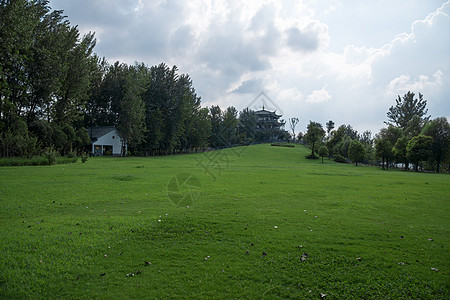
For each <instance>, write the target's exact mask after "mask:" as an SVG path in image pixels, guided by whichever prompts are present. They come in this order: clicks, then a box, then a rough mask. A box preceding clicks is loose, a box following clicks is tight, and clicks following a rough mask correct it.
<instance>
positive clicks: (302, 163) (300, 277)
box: [0, 145, 450, 299]
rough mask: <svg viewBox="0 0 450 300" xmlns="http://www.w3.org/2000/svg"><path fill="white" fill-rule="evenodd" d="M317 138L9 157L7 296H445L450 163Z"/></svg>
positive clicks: (4, 237) (4, 214)
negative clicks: (425, 168) (157, 152)
mask: <svg viewBox="0 0 450 300" xmlns="http://www.w3.org/2000/svg"><path fill="white" fill-rule="evenodd" d="M308 151H309V150H308V149H306V148H303V147H295V148H285V147H271V146H270V145H257V146H250V147H238V148H233V149H226V150H222V151H215V152H208V153H200V154H190V155H177V156H170V157H151V158H90V159H89V160H88V161H87V162H86V163H85V164H83V163H81V162H77V163H75V164H70V165H54V166H36V167H2V168H0V209H1V210H0V228H1V229H0V230H1V231H0V250H1V256H0V295H1V296H3V297H4V298H29V297H33V298H57V299H61V298H74V299H85V298H224V299H230V298H250V299H253V298H267V299H273V298H315V299H319V298H320V293H322V294H327V296H326V299H344V298H347V299H348V298H355V299H360V298H373V299H380V298H408V299H410V298H423V299H443V298H449V296H450V293H449V282H450V280H449V279H450V278H449V267H450V259H449V250H448V247H449V246H450V243H449V238H450V235H449V228H450V226H449V225H450V222H449V215H450V211H449V207H450V205H449V195H450V176H449V175H444V174H424V173H413V172H401V171H382V170H380V169H377V168H372V167H359V166H358V167H355V166H353V165H344V164H337V163H334V162H331V161H327V160H326V161H325V163H324V164H322V163H321V162H320V160H315V161H309V160H306V159H305V158H304V156H305V155H306V154H308ZM208 165H209V167H208V168H206V167H205V166H208ZM183 174H184V175H183ZM188 176H192V177H190V178H191V179H190V180H189V181H188V183H189V184H188V185H187V186H181V187H180V191H179V193H178V194H177V193H176V192H177V191H176V183H177V182H176V180H177V179H178V183H179V184H181V180H182V179H183V178H188ZM199 185H201V187H200V186H199ZM168 189H169V190H170V192H171V193H169V195H170V196H171V197H170V199H169V197H168ZM200 191H201V194H200V193H199V192H200ZM184 196H187V197H185V198H184V199H183V197H184ZM174 203H175V204H174ZM429 239H432V240H429ZM145 262H149V263H150V264H146V263H145ZM432 268H435V269H438V271H435V270H432Z"/></svg>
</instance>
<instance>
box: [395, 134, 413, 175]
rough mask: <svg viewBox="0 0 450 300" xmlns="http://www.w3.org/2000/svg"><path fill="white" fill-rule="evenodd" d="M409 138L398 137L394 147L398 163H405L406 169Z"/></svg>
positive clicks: (406, 167)
mask: <svg viewBox="0 0 450 300" xmlns="http://www.w3.org/2000/svg"><path fill="white" fill-rule="evenodd" d="M408 142H409V139H408V138H407V137H401V138H398V139H397V142H396V143H395V145H394V148H392V153H393V154H394V158H395V160H396V162H397V163H403V164H405V169H406V170H407V169H408V166H409V160H408V157H407V155H406V154H407V150H406V147H407V146H408Z"/></svg>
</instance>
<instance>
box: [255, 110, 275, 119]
mask: <svg viewBox="0 0 450 300" xmlns="http://www.w3.org/2000/svg"><path fill="white" fill-rule="evenodd" d="M255 114H257V115H270V116H274V117H278V118H280V117H281V115H277V114H276V113H275V111H268V110H265V109H264V108H263V109H262V110H258V111H255Z"/></svg>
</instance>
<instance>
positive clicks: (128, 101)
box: [116, 65, 145, 156]
mask: <svg viewBox="0 0 450 300" xmlns="http://www.w3.org/2000/svg"><path fill="white" fill-rule="evenodd" d="M144 76H145V70H143V69H142V66H139V65H136V66H134V67H129V68H128V71H127V74H126V75H125V81H124V84H125V86H124V87H123V95H122V98H121V99H120V100H119V101H120V102H119V105H118V106H119V108H120V110H119V111H118V113H117V124H116V127H117V130H118V131H119V134H120V136H121V138H122V151H121V153H122V156H126V155H127V149H126V147H127V145H130V146H132V147H133V146H137V145H138V144H139V143H140V142H141V141H142V140H143V138H144V133H145V104H144V101H142V98H141V95H142V93H143V92H144V88H145V77H144Z"/></svg>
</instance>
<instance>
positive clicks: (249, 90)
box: [231, 79, 263, 95]
mask: <svg viewBox="0 0 450 300" xmlns="http://www.w3.org/2000/svg"><path fill="white" fill-rule="evenodd" d="M262 90H263V81H262V80H261V79H250V80H245V81H243V82H242V83H241V84H240V85H239V86H238V87H237V88H236V89H233V90H232V91H231V92H232V93H239V94H253V95H256V94H257V93H258V92H260V91H262Z"/></svg>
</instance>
